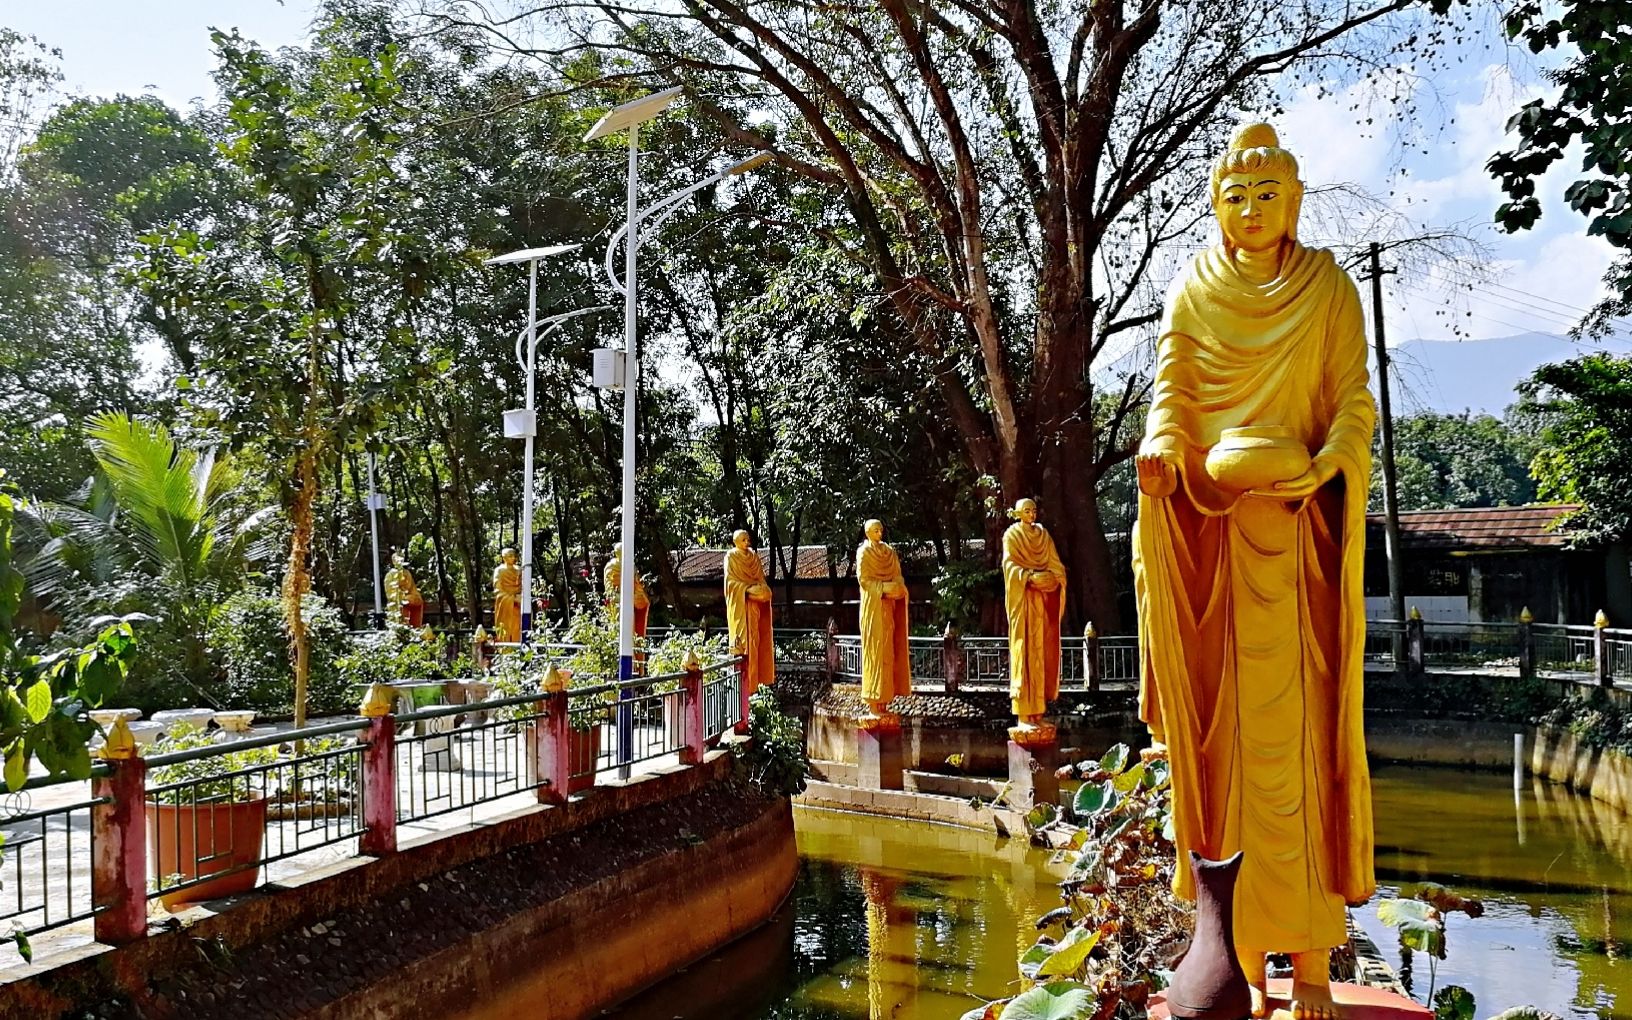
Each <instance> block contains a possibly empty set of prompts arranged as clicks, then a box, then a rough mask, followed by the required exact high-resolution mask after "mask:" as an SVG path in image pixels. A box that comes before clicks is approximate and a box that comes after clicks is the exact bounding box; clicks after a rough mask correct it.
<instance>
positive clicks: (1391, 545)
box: [1369, 241, 1405, 662]
mask: <svg viewBox="0 0 1632 1020" xmlns="http://www.w3.org/2000/svg"><path fill="white" fill-rule="evenodd" d="M1393 272H1394V270H1392V269H1388V270H1385V269H1383V261H1382V246H1381V245H1379V244H1378V243H1377V242H1375V241H1373V242H1372V243H1371V272H1370V274H1369V279H1370V280H1371V325H1372V331H1373V333H1374V334H1375V339H1376V343H1377V412H1378V417H1379V418H1380V419H1381V422H1382V427H1383V517H1384V520H1385V521H1386V528H1385V533H1386V535H1387V550H1388V605H1389V615H1391V616H1392V617H1393V618H1394V620H1395V621H1396V622H1397V623H1399V624H1400V625H1401V626H1402V627H1403V626H1404V624H1405V579H1404V573H1405V568H1404V564H1402V563H1401V562H1400V498H1399V488H1398V481H1397V478H1398V476H1397V475H1396V474H1395V471H1394V414H1393V412H1392V410H1391V409H1390V407H1389V396H1388V345H1387V344H1386V343H1385V342H1384V339H1383V336H1384V331H1383V276H1384V275H1385V274H1386V273H1393ZM1395 644H1396V645H1402V644H1403V637H1400V638H1397V640H1396V641H1395ZM1400 659H1401V650H1400V648H1398V647H1397V648H1396V649H1395V659H1394V661H1395V662H1399V661H1400Z"/></svg>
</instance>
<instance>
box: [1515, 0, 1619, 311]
mask: <svg viewBox="0 0 1632 1020" xmlns="http://www.w3.org/2000/svg"><path fill="white" fill-rule="evenodd" d="M1625 14H1626V12H1625V10H1624V9H1623V7H1622V5H1620V4H1614V3H1602V2H1599V0H1562V2H1546V3H1543V2H1542V0H1520V2H1517V3H1514V4H1512V5H1511V6H1510V7H1509V8H1508V10H1507V12H1506V15H1505V18H1504V24H1505V27H1506V30H1507V34H1508V37H1509V38H1510V39H1513V40H1515V41H1521V42H1523V43H1524V44H1525V45H1526V46H1528V47H1529V48H1530V51H1531V52H1533V53H1548V52H1549V51H1564V52H1567V53H1568V54H1569V55H1568V56H1566V57H1565V58H1564V59H1563V60H1562V62H1561V63H1560V64H1559V65H1558V66H1557V67H1556V68H1555V69H1554V70H1553V71H1552V72H1551V73H1550V74H1549V77H1550V78H1551V80H1552V84H1553V85H1554V86H1555V88H1556V91H1555V92H1554V93H1553V94H1552V95H1551V96H1543V97H1539V98H1537V99H1533V100H1531V101H1530V102H1528V103H1526V104H1524V106H1522V107H1520V108H1519V110H1518V112H1516V113H1515V114H1513V116H1512V117H1511V118H1509V119H1508V122H1507V130H1508V132H1509V133H1510V134H1513V135H1516V136H1517V144H1516V145H1515V146H1514V147H1513V148H1511V149H1507V150H1504V151H1502V152H1498V153H1496V154H1495V155H1494V156H1492V157H1491V159H1490V162H1489V164H1488V168H1489V170H1490V173H1491V175H1492V176H1494V177H1495V178H1496V179H1497V180H1498V181H1499V182H1500V184H1501V187H1502V191H1504V192H1505V193H1506V194H1507V201H1505V202H1503V203H1502V204H1501V206H1500V207H1499V208H1497V210H1496V221H1497V222H1498V223H1499V224H1501V226H1502V227H1504V228H1505V229H1507V230H1509V231H1517V230H1527V229H1529V228H1530V227H1533V226H1534V225H1535V224H1536V223H1537V221H1539V220H1540V219H1541V200H1540V198H1539V197H1538V196H1537V194H1536V185H1537V182H1538V181H1539V180H1540V179H1541V177H1542V176H1543V175H1544V174H1546V173H1547V171H1548V170H1549V169H1550V168H1551V167H1552V166H1553V164H1555V163H1557V162H1558V161H1560V160H1562V159H1564V157H1565V155H1566V153H1568V152H1569V151H1570V150H1571V146H1573V145H1576V144H1579V145H1581V147H1582V148H1583V149H1584V153H1583V156H1582V160H1581V169H1580V171H1579V175H1578V176H1577V177H1576V179H1575V180H1574V181H1573V182H1571V184H1570V185H1569V187H1568V188H1567V189H1566V190H1565V192H1564V200H1565V201H1566V202H1567V203H1569V206H1570V208H1572V209H1574V210H1575V211H1576V212H1578V213H1580V214H1581V215H1583V216H1585V217H1587V221H1588V222H1587V233H1588V234H1591V235H1594V236H1599V237H1602V238H1604V239H1605V240H1606V241H1608V242H1609V243H1610V244H1612V245H1614V246H1615V247H1616V248H1618V249H1620V250H1621V251H1622V252H1632V146H1628V145H1627V136H1628V133H1629V132H1632V101H1629V99H1632V33H1628V31H1627V28H1626V17H1625ZM1605 282H1606V283H1608V284H1609V285H1610V289H1611V290H1612V291H1613V294H1612V295H1611V296H1610V297H1609V298H1606V299H1605V300H1604V301H1603V302H1601V303H1600V304H1599V305H1598V306H1597V307H1596V308H1594V309H1593V310H1592V312H1591V313H1590V314H1589V315H1588V316H1587V317H1586V319H1585V320H1584V321H1583V322H1582V323H1581V327H1580V328H1581V329H1582V330H1584V331H1585V332H1587V333H1591V334H1602V333H1607V332H1608V331H1609V330H1610V329H1611V328H1613V327H1614V324H1615V322H1614V320H1615V319H1616V318H1618V317H1620V316H1624V315H1627V314H1629V313H1632V254H1624V255H1623V256H1622V257H1621V258H1619V259H1617V260H1616V262H1615V264H1614V265H1613V266H1611V267H1610V270H1609V272H1608V274H1607V275H1606V276H1605Z"/></svg>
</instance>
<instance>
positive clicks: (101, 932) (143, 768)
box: [91, 719, 147, 946]
mask: <svg viewBox="0 0 1632 1020" xmlns="http://www.w3.org/2000/svg"><path fill="white" fill-rule="evenodd" d="M101 757H102V759H103V761H104V762H105V763H106V764H107V767H108V774H107V775H106V776H99V777H97V778H95V779H92V780H91V796H92V798H94V799H96V800H97V801H101V800H102V799H103V798H106V799H107V802H106V803H98V804H96V805H95V806H94V807H92V808H91V902H92V903H94V904H95V905H96V907H97V908H98V910H99V913H98V914H97V915H96V920H95V922H93V924H92V931H93V934H94V936H95V938H96V941H98V942H101V943H104V944H106V945H110V946H117V945H121V944H123V943H126V942H133V941H135V940H136V939H139V938H143V937H144V936H146V935H147V762H145V761H143V760H142V759H141V757H140V756H139V755H138V754H137V748H136V738H135V737H134V736H132V735H131V732H130V727H129V726H127V725H125V721H124V720H123V719H120V720H118V721H117V722H115V723H114V724H113V729H112V730H110V731H109V733H108V742H107V743H106V744H104V745H103V746H102V751H101Z"/></svg>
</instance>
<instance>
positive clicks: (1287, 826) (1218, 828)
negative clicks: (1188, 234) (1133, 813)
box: [1134, 124, 1376, 1020]
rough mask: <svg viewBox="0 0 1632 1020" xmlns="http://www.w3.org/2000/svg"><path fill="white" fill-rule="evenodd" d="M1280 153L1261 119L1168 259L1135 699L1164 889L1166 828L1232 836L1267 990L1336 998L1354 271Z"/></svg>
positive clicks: (1362, 409)
mask: <svg viewBox="0 0 1632 1020" xmlns="http://www.w3.org/2000/svg"><path fill="white" fill-rule="evenodd" d="M1302 198H1303V184H1302V182H1301V181H1299V180H1298V164H1297V160H1296V159H1294V158H1293V156H1292V154H1291V153H1289V152H1287V151H1286V150H1285V149H1282V148H1281V147H1280V143H1279V140H1278V139H1277V137H1276V135H1275V132H1274V130H1273V129H1271V128H1270V127H1269V126H1268V125H1265V124H1253V125H1249V126H1247V127H1244V128H1242V129H1240V130H1239V131H1237V132H1236V134H1235V137H1234V139H1233V140H1232V141H1231V143H1230V148H1229V151H1228V152H1226V153H1225V154H1224V156H1223V158H1222V159H1221V160H1219V162H1218V165H1217V166H1216V167H1215V168H1214V170H1213V174H1212V203H1213V211H1214V214H1215V215H1216V216H1217V218H1218V222H1219V226H1220V227H1221V228H1222V230H1223V243H1222V244H1220V245H1218V246H1217V247H1214V248H1212V249H1210V250H1208V251H1205V252H1203V253H1202V254H1200V255H1198V256H1197V257H1196V258H1195V260H1194V261H1193V262H1192V263H1191V265H1190V267H1189V268H1188V270H1187V271H1186V272H1185V273H1184V274H1182V275H1181V276H1180V277H1179V279H1177V280H1175V281H1174V285H1173V288H1172V290H1171V291H1170V292H1169V294H1168V298H1167V310H1166V315H1165V317H1164V321H1163V324H1162V335H1161V339H1160V342H1159V345H1158V350H1157V365H1156V382H1155V389H1154V393H1153V396H1152V403H1151V408H1150V415H1149V418H1148V420H1147V423H1146V427H1145V438H1144V442H1143V444H1142V445H1141V446H1140V449H1139V453H1138V457H1137V460H1136V464H1137V467H1138V475H1139V488H1140V496H1139V519H1138V524H1137V526H1136V532H1135V540H1134V579H1135V587H1136V589H1137V593H1138V599H1139V647H1140V655H1141V659H1142V662H1141V680H1140V715H1141V717H1142V718H1143V719H1144V721H1145V723H1146V724H1147V725H1148V726H1149V727H1150V731H1151V735H1152V736H1153V737H1154V738H1155V739H1156V740H1157V741H1158V742H1160V743H1165V744H1166V746H1167V755H1168V758H1169V761H1170V763H1171V767H1172V775H1173V793H1174V808H1173V811H1174V829H1175V831H1176V833H1177V841H1178V846H1179V869H1178V874H1177V876H1176V878H1175V880H1174V885H1175V889H1176V891H1177V892H1178V893H1179V894H1180V895H1181V896H1184V897H1186V898H1189V897H1193V896H1194V890H1195V885H1194V879H1193V876H1192V875H1191V873H1190V868H1189V865H1188V854H1187V851H1190V850H1195V851H1196V852H1198V853H1199V854H1201V855H1202V856H1203V857H1208V858H1213V859H1215V860H1222V859H1224V858H1226V857H1229V856H1230V855H1232V854H1233V853H1235V852H1236V851H1237V850H1241V851H1244V852H1245V860H1244V861H1243V863H1242V867H1241V874H1240V881H1239V884H1238V885H1237V888H1236V910H1235V941H1236V946H1237V951H1238V953H1239V954H1240V957H1241V964H1242V969H1243V970H1244V971H1245V972H1246V975H1247V979H1248V981H1249V982H1250V983H1251V984H1252V986H1253V989H1254V991H1253V1011H1254V1014H1255V1015H1260V1016H1261V1015H1263V1014H1264V1012H1265V1010H1266V1002H1265V993H1264V988H1265V982H1264V969H1265V967H1264V956H1265V954H1266V953H1270V952H1287V953H1291V954H1292V960H1293V992H1292V1010H1293V1013H1294V1015H1295V1016H1297V1017H1299V1018H1300V1020H1326V1018H1329V1017H1332V1016H1335V1012H1336V1011H1335V1008H1334V1006H1333V1005H1332V998H1331V992H1330V988H1329V986H1328V981H1327V974H1328V951H1329V949H1330V948H1331V947H1333V946H1337V945H1341V944H1342V943H1343V942H1344V941H1346V939H1347V932H1346V930H1345V924H1344V916H1343V907H1344V904H1345V902H1347V903H1359V902H1362V901H1364V900H1365V899H1367V898H1368V897H1369V896H1370V895H1371V893H1372V891H1373V888H1374V886H1375V884H1376V883H1375V879H1374V877H1373V872H1372V828H1371V781H1370V777H1369V774H1368V773H1367V770H1366V751H1365V735H1364V733H1363V730H1362V720H1361V714H1360V703H1361V684H1362V677H1361V649H1362V644H1363V635H1364V626H1365V611H1364V603H1363V600H1362V594H1363V593H1362V590H1361V583H1360V581H1361V565H1362V560H1363V544H1364V538H1365V520H1366V517H1365V514H1366V494H1367V489H1368V486H1369V483H1370V476H1371V433H1372V427H1373V424H1374V422H1375V411H1374V409H1373V405H1372V400H1371V395H1370V393H1368V392H1367V390H1366V342H1365V335H1364V324H1363V322H1362V320H1361V314H1360V304H1359V300H1358V297H1357V295H1356V293H1355V288H1354V283H1353V281H1352V280H1350V279H1349V276H1348V274H1346V273H1345V272H1344V271H1343V270H1342V269H1340V268H1339V267H1338V266H1337V263H1336V262H1335V261H1334V260H1333V258H1332V255H1331V253H1330V252H1327V251H1323V250H1315V249H1310V248H1305V247H1304V246H1303V245H1301V244H1299V243H1298V241H1297V222H1298V210H1299V206H1300V204H1301V202H1302Z"/></svg>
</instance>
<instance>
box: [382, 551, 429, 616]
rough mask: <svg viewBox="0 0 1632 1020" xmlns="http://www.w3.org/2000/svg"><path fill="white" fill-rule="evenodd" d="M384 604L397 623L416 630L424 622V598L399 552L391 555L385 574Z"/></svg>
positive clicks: (406, 562)
mask: <svg viewBox="0 0 1632 1020" xmlns="http://www.w3.org/2000/svg"><path fill="white" fill-rule="evenodd" d="M385 604H386V608H387V609H389V610H390V617H391V619H393V620H396V621H397V622H398V623H404V624H407V625H408V626H410V627H414V628H416V629H417V628H418V627H419V626H420V625H421V624H423V623H424V622H425V598H424V596H422V595H421V594H420V593H419V586H418V585H416V584H414V575H413V573H412V572H410V571H409V569H408V561H407V560H406V559H404V558H403V555H402V553H400V552H399V553H393V554H392V555H391V569H390V570H387V571H386V572H385Z"/></svg>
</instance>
